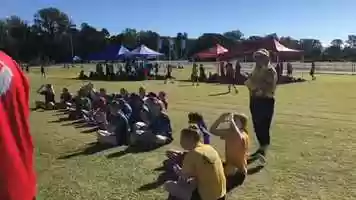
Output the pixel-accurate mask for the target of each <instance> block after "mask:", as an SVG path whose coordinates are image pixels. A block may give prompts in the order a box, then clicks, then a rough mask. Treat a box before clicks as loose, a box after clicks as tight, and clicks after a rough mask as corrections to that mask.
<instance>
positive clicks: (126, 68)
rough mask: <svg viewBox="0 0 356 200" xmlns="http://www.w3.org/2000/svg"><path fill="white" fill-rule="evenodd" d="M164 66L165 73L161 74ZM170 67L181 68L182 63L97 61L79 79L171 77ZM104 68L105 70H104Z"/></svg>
mask: <svg viewBox="0 0 356 200" xmlns="http://www.w3.org/2000/svg"><path fill="white" fill-rule="evenodd" d="M162 68H164V69H165V72H166V74H165V75H164V76H163V75H161V74H160V73H159V72H160V69H162ZM172 68H178V69H180V68H183V66H182V65H180V64H178V65H172V64H162V63H158V62H148V61H137V60H128V61H126V62H125V63H114V62H103V63H97V64H96V69H95V71H91V72H90V73H89V74H86V73H85V72H84V70H82V71H81V72H80V74H79V79H89V80H112V81H139V80H147V79H158V80H163V79H172V78H173V77H172ZM104 69H105V70H104Z"/></svg>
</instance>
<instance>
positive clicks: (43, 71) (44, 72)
mask: <svg viewBox="0 0 356 200" xmlns="http://www.w3.org/2000/svg"><path fill="white" fill-rule="evenodd" d="M41 75H42V76H43V77H44V78H46V71H45V68H44V66H43V64H42V65H41Z"/></svg>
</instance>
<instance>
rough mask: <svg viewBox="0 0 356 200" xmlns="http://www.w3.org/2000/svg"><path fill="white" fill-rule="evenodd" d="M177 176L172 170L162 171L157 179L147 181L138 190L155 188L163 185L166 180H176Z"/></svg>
mask: <svg viewBox="0 0 356 200" xmlns="http://www.w3.org/2000/svg"><path fill="white" fill-rule="evenodd" d="M176 179H177V176H176V175H175V174H174V173H173V172H170V171H164V172H163V173H161V174H160V175H159V176H158V177H157V179H156V180H155V181H153V182H151V183H147V184H144V185H142V186H141V187H139V188H138V189H137V190H138V191H148V190H154V189H156V188H158V187H160V186H162V185H163V184H164V183H165V182H166V181H169V180H176Z"/></svg>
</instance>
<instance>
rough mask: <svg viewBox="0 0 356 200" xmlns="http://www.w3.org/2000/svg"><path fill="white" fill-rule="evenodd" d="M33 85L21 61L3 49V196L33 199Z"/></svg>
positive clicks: (0, 84)
mask: <svg viewBox="0 0 356 200" xmlns="http://www.w3.org/2000/svg"><path fill="white" fill-rule="evenodd" d="M29 90H30V86H29V84H28V82H27V79H26V77H25V76H24V74H23V72H22V71H21V68H20V67H19V66H18V64H17V63H16V62H15V61H14V60H13V59H12V58H11V57H9V56H8V55H6V54H5V53H4V52H2V51H0V152H1V153H0V160H1V164H0V199H1V200H34V199H35V195H36V180H35V170H34V167H33V143H32V138H31V135H30V127H29V115H30V112H29Z"/></svg>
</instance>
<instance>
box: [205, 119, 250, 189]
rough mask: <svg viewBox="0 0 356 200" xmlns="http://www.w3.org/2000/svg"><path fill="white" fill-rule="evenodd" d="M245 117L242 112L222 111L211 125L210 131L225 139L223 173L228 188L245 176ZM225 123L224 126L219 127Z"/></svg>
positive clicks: (246, 144)
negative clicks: (225, 125)
mask: <svg viewBox="0 0 356 200" xmlns="http://www.w3.org/2000/svg"><path fill="white" fill-rule="evenodd" d="M247 121H248V119H247V117H246V116H245V115H243V114H233V113H224V114H222V115H221V116H220V117H219V118H218V119H217V120H216V121H215V122H214V123H213V125H212V126H211V128H210V132H211V134H213V135H216V136H220V137H221V138H222V139H223V140H225V159H226V162H225V164H224V171H225V175H226V176H227V179H228V184H227V185H228V188H229V187H233V186H236V185H240V184H242V183H243V181H244V180H245V178H246V174H247V158H248V147H249V138H248V134H247ZM222 123H227V126H228V127H226V128H219V125H221V124H222Z"/></svg>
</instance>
